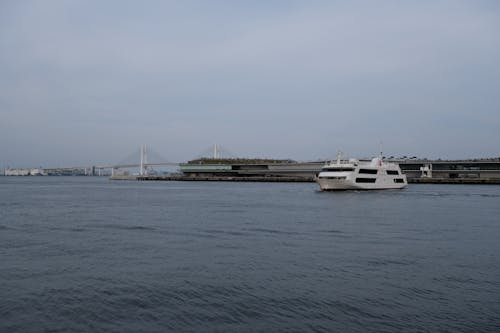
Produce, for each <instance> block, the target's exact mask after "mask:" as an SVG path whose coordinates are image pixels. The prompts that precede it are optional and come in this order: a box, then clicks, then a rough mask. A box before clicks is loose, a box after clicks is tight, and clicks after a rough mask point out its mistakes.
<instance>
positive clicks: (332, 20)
mask: <svg viewBox="0 0 500 333" xmlns="http://www.w3.org/2000/svg"><path fill="white" fill-rule="evenodd" d="M499 22H500V8H499V6H498V5H497V3H496V2H494V1H474V2H472V1H463V2H460V1H420V2H399V1H382V2H368V1H366V2H365V1H360V2H357V1H355V2H348V3H334V2H330V1H326V2H321V1H318V2H288V1H283V2H282V1H276V2H267V1H264V2H259V1H257V2H253V1H252V2H249V3H246V4H241V3H234V2H227V1H219V2H207V3H205V2H196V1H192V2H190V1H182V2H164V1H158V2H155V1H152V2H147V3H145V4H144V3H141V4H139V3H137V2H133V1H131V2H127V1H125V2H124V1H106V2H100V1H71V2H67V1H60V2H58V1H51V2H44V1H33V2H29V1H28V2H22V3H20V2H15V1H10V2H9V1H7V2H2V4H0V72H1V73H2V75H1V76H0V116H1V119H2V120H1V121H0V156H1V160H0V167H1V166H5V165H8V164H9V165H40V164H42V165H64V164H82V163H88V162H95V163H107V162H113V161H117V160H120V159H121V158H122V157H123V156H127V155H128V153H129V152H131V151H134V150H135V149H136V147H138V146H139V145H140V144H142V143H148V144H150V145H152V146H153V147H154V149H155V150H156V151H158V152H160V153H161V154H162V155H164V156H166V157H168V158H169V159H170V160H174V161H182V160H186V159H189V158H191V157H194V156H196V155H197V154H198V153H199V152H200V151H202V150H204V149H205V148H206V147H207V146H208V145H210V144H211V143H214V142H217V143H220V144H222V145H224V146H226V147H227V148H228V149H230V150H232V151H233V152H235V153H237V154H239V155H242V156H256V155H257V156H270V157H271V156H272V157H286V158H288V157H289V158H295V159H315V158H327V157H330V156H332V155H333V154H334V153H335V151H336V150H337V149H343V150H346V151H348V152H349V153H350V154H351V155H355V156H367V155H370V154H373V153H375V152H376V151H377V149H378V142H379V141H380V140H382V141H383V142H384V145H385V147H386V150H387V152H388V154H404V155H408V154H411V155H420V156H424V157H425V156H427V157H444V158H465V157H472V156H479V157H481V156H499V155H500V152H499V150H500V149H499V146H498V134H497V131H498V130H497V129H498V128H499V127H500V112H499V106H500V94H498V87H499V86H500V85H499V84H500V66H499V65H500V34H499V33H498V32H499V28H500V23H499Z"/></svg>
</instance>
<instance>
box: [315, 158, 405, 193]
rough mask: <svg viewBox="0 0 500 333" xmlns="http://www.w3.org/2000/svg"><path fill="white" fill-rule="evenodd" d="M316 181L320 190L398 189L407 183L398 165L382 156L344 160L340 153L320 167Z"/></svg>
mask: <svg viewBox="0 0 500 333" xmlns="http://www.w3.org/2000/svg"><path fill="white" fill-rule="evenodd" d="M316 181H317V182H318V184H319V187H320V189H321V190H322V191H328V190H379V189H380V190H381V189H398V188H403V187H406V185H407V184H408V183H407V181H406V175H403V174H402V173H401V169H400V168H399V165H398V164H395V163H387V162H384V161H383V160H382V156H380V157H375V158H373V159H372V160H371V161H358V160H356V159H350V160H348V161H345V160H342V159H341V155H340V153H339V154H338V155H337V160H336V161H335V162H330V163H328V164H326V165H325V166H324V167H323V169H321V172H320V173H319V174H318V176H317V177H316Z"/></svg>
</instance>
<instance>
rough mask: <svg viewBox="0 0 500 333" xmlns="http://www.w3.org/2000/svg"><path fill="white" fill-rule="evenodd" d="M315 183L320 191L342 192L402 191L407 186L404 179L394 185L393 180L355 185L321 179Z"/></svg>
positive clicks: (349, 182)
mask: <svg viewBox="0 0 500 333" xmlns="http://www.w3.org/2000/svg"><path fill="white" fill-rule="evenodd" d="M316 182H317V183H318V184H319V188H320V189H321V191H342V190H388V189H402V188H405V187H406V186H407V182H406V179H405V180H404V183H394V181H393V179H392V178H391V179H384V180H382V179H377V181H376V182H375V183H355V182H354V181H352V180H349V179H342V180H339V179H324V178H323V179H321V178H318V179H317V180H316Z"/></svg>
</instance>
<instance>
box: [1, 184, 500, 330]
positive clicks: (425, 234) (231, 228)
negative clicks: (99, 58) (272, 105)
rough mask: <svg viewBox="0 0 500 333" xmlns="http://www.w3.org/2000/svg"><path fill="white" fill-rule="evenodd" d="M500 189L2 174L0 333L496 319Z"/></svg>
mask: <svg viewBox="0 0 500 333" xmlns="http://www.w3.org/2000/svg"><path fill="white" fill-rule="evenodd" d="M499 255H500V186H495V185H491V186H488V185H478V186H475V185H416V184H415V185H411V184H410V185H409V186H408V188H407V189H404V190H387V191H373V192H371V191H370V192H356V191H347V192H320V191H318V186H317V185H316V184H314V183H238V182H227V183H226V182H134V181H109V180H108V179H105V178H99V177H24V178H23V177H21V178H16V177H0V332H41V331H49V332H85V331H89V332H167V331H172V332H224V331H231V332H279V331H281V332H335V331H337V332H402V331H404V332H422V331H430V332H437V331H442V332H500V257H499Z"/></svg>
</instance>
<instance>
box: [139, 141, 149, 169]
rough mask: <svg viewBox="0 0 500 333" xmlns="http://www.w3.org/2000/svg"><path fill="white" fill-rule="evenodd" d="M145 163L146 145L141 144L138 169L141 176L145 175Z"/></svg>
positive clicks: (146, 159)
mask: <svg viewBox="0 0 500 333" xmlns="http://www.w3.org/2000/svg"><path fill="white" fill-rule="evenodd" d="M147 163H148V155H147V148H146V145H142V146H141V165H140V170H139V174H140V175H141V176H144V175H147V167H146V164H147Z"/></svg>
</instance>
